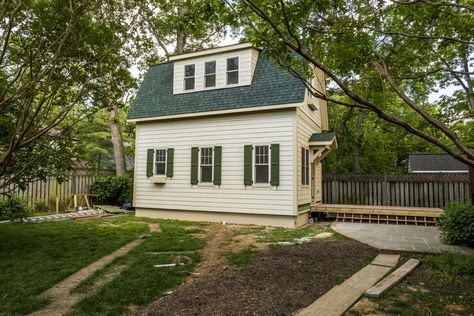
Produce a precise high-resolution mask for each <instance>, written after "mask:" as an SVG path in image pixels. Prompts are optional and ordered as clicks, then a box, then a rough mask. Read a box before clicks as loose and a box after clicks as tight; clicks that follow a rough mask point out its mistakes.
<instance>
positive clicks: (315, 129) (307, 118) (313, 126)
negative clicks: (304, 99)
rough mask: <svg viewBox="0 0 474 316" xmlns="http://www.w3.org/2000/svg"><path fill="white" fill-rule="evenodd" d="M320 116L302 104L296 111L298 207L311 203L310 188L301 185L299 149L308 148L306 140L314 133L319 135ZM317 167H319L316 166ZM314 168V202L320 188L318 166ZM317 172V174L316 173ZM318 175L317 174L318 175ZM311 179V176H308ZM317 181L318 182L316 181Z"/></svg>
mask: <svg viewBox="0 0 474 316" xmlns="http://www.w3.org/2000/svg"><path fill="white" fill-rule="evenodd" d="M320 132H321V127H320V114H319V111H318V110H311V109H310V108H309V106H308V105H306V104H303V105H302V106H300V107H298V109H297V139H298V146H297V148H298V150H297V164H298V182H297V183H298V187H297V196H298V205H301V204H306V203H310V202H311V186H309V185H305V186H303V185H302V184H301V179H302V173H301V164H302V157H301V147H304V148H308V139H309V138H310V136H311V135H312V134H314V133H320ZM318 165H319V166H318ZM314 166H315V168H313V169H312V170H311V172H312V173H314V177H315V179H316V181H315V183H316V184H317V186H316V188H315V193H316V196H315V198H316V200H317V197H318V194H319V195H320V194H321V190H322V187H321V185H320V183H321V181H320V179H321V175H320V170H319V171H318V168H319V169H320V164H315V165H314ZM316 171H318V172H316ZM318 173H319V174H318ZM310 178H311V175H310ZM318 179H319V181H318Z"/></svg>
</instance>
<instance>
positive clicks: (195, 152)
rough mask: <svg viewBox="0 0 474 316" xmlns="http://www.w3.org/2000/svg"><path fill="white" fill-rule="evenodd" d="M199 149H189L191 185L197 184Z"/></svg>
mask: <svg viewBox="0 0 474 316" xmlns="http://www.w3.org/2000/svg"><path fill="white" fill-rule="evenodd" d="M198 162H199V147H191V184H198V182H199V180H198Z"/></svg>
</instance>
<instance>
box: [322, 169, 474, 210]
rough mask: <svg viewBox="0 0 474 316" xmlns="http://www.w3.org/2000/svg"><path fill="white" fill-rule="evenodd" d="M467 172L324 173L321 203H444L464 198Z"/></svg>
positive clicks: (419, 204)
mask: <svg viewBox="0 0 474 316" xmlns="http://www.w3.org/2000/svg"><path fill="white" fill-rule="evenodd" d="M468 196H469V176H468V174H463V173H459V174H458V173H433V174H427V173H424V174H354V173H348V174H324V175H323V203H328V204H355V205H384V206H412V207H440V208H443V207H445V206H446V205H447V204H448V203H449V202H452V201H463V200H467V199H468Z"/></svg>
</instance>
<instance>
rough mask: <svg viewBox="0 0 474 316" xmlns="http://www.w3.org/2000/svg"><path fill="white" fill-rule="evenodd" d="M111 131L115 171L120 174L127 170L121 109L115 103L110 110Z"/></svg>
mask: <svg viewBox="0 0 474 316" xmlns="http://www.w3.org/2000/svg"><path fill="white" fill-rule="evenodd" d="M110 131H111V135H112V145H113V146H114V157H115V173H116V174H117V175H118V176H120V175H123V174H125V172H126V171H127V170H126V165H125V150H124V146H123V137H122V130H121V128H120V117H119V111H118V108H117V106H116V105H114V106H113V107H112V110H111V111H110Z"/></svg>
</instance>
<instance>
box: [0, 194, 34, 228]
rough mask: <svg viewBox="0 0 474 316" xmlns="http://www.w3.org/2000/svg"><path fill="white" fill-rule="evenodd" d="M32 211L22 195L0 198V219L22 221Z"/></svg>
mask: <svg viewBox="0 0 474 316" xmlns="http://www.w3.org/2000/svg"><path fill="white" fill-rule="evenodd" d="M32 213H33V210H32V209H31V208H30V207H29V206H28V204H27V202H26V199H25V198H23V197H20V196H11V197H10V196H8V197H7V198H6V199H3V200H0V219H2V220H10V221H12V222H13V221H15V220H20V221H22V220H23V219H24V218H26V217H28V216H29V215H31V214H32Z"/></svg>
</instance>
